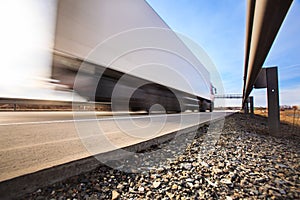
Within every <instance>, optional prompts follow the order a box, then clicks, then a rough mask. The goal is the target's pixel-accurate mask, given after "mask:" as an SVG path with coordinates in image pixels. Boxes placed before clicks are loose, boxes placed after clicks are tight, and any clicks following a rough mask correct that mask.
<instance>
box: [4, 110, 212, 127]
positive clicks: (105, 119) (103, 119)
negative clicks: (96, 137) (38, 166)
mask: <svg viewBox="0 0 300 200" xmlns="http://www.w3.org/2000/svg"><path fill="white" fill-rule="evenodd" d="M80 114H81V113H80ZM80 114H79V115H80ZM191 114H192V115H196V114H200V113H184V114H182V113H179V114H171V115H168V114H166V115H167V116H168V117H175V116H180V115H191ZM201 114H205V113H201ZM207 114H211V113H207ZM73 116H74V114H73ZM75 116H76V114H75ZM164 116H165V115H158V114H156V115H146V116H130V117H129V116H126V117H120V116H116V117H111V118H99V119H98V118H97V119H68V120H51V121H34V122H13V123H3V124H0V126H10V125H34V124H53V123H69V122H89V121H109V120H123V119H137V118H140V119H143V118H151V117H164ZM75 118H76V117H75Z"/></svg>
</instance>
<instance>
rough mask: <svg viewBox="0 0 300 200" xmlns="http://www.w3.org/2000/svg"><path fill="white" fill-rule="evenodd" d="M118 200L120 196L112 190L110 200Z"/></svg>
mask: <svg viewBox="0 0 300 200" xmlns="http://www.w3.org/2000/svg"><path fill="white" fill-rule="evenodd" d="M118 198H120V194H119V193H118V192H117V191H116V190H113V191H112V197H111V199H112V200H115V199H118Z"/></svg>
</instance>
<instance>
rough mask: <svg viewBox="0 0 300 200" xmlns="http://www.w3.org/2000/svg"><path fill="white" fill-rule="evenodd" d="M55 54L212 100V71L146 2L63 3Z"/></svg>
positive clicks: (68, 0)
mask: <svg viewBox="0 0 300 200" xmlns="http://www.w3.org/2000/svg"><path fill="white" fill-rule="evenodd" d="M55 50H56V51H59V52H64V53H67V54H70V55H72V56H75V57H79V58H81V59H86V60H88V61H91V62H93V63H96V64H99V65H102V66H105V67H110V68H113V69H116V70H119V71H122V72H124V73H128V74H131V75H135V76H138V77H141V78H144V79H147V80H150V81H153V82H157V83H160V84H163V85H166V86H169V87H172V88H176V89H179V90H182V91H185V92H189V93H193V94H195V95H198V96H201V97H204V98H207V99H210V77H209V73H208V71H207V70H206V69H205V67H204V66H203V65H202V64H201V62H200V61H199V60H198V59H197V58H196V57H195V56H194V55H193V53H192V52H191V51H190V50H189V49H188V48H187V47H186V45H184V43H183V42H182V41H181V40H180V39H179V38H178V37H177V35H176V34H175V33H174V32H173V31H172V30H171V29H170V28H169V27H168V26H167V25H166V23H165V22H164V21H163V20H162V19H161V18H160V17H159V16H158V15H157V13H156V12H155V11H154V10H153V9H152V8H151V7H150V6H149V5H148V4H147V3H146V2H145V1H142V0H101V1H99V0H84V1H82V0H60V1H59V5H58V14H57V26H56V38H55Z"/></svg>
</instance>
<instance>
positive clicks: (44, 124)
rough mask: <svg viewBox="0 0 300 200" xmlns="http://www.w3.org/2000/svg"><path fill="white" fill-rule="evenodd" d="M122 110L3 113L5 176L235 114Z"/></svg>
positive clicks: (0, 136)
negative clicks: (151, 112)
mask: <svg viewBox="0 0 300 200" xmlns="http://www.w3.org/2000/svg"><path fill="white" fill-rule="evenodd" d="M117 114H118V115H111V113H93V112H78V113H72V112H0V181H4V180H7V179H11V178H14V177H17V176H20V175H24V174H28V173H32V172H35V171H38V170H41V169H45V168H49V167H52V166H56V165H60V164H63V163H67V162H70V161H74V160H78V159H81V158H85V157H88V156H91V155H95V154H99V153H103V152H108V151H111V150H115V149H118V148H122V147H126V146H129V145H133V144H136V143H139V142H142V141H146V140H149V139H152V138H155V137H157V136H161V135H164V134H167V133H171V132H174V131H178V130H181V129H184V128H188V127H192V126H194V125H197V124H200V123H204V122H208V121H211V120H214V119H218V118H223V117H225V116H226V115H228V114H231V113H230V112H214V113H192V112H190V113H182V114H171V115H163V114H153V115H129V114H126V113H117ZM120 114H121V115H120Z"/></svg>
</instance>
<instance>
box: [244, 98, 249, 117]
mask: <svg viewBox="0 0 300 200" xmlns="http://www.w3.org/2000/svg"><path fill="white" fill-rule="evenodd" d="M244 113H245V114H248V113H249V105H248V99H247V100H246V102H245V105H244Z"/></svg>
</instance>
